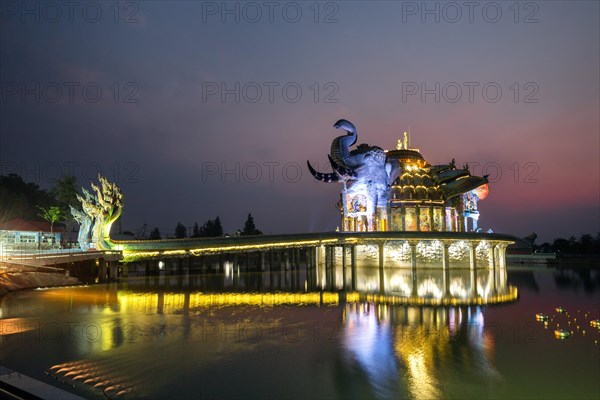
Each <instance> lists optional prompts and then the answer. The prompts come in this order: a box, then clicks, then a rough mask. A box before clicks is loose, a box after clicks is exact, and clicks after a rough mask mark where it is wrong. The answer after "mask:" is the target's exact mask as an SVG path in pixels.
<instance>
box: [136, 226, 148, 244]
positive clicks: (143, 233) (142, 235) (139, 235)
mask: <svg viewBox="0 0 600 400" xmlns="http://www.w3.org/2000/svg"><path fill="white" fill-rule="evenodd" d="M135 238H136V239H140V240H146V239H148V224H147V223H145V222H144V224H143V225H142V226H140V227H139V228H138V230H137V231H136V233H135Z"/></svg>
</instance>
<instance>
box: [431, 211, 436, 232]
mask: <svg viewBox="0 0 600 400" xmlns="http://www.w3.org/2000/svg"><path fill="white" fill-rule="evenodd" d="M429 226H430V227H431V229H430V230H431V232H434V231H436V228H435V218H434V214H433V206H429Z"/></svg>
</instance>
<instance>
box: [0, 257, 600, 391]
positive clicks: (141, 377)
mask: <svg viewBox="0 0 600 400" xmlns="http://www.w3.org/2000/svg"><path fill="white" fill-rule="evenodd" d="M578 271H579V272H578ZM583 271H585V272H583ZM410 272H411V271H410V269H409V270H408V271H405V270H393V269H386V274H387V275H386V277H385V279H386V283H387V286H386V291H388V292H389V291H392V292H393V293H395V294H399V295H402V293H401V291H402V288H403V285H405V284H406V282H409V283H410V279H408V278H407V277H408V276H410ZM440 274H441V271H435V270H425V271H419V276H418V277H416V278H415V279H417V282H416V284H417V285H418V287H419V288H426V289H427V288H430V290H429V291H428V292H427V293H426V294H421V295H422V296H423V298H425V299H431V298H432V296H433V297H435V290H437V289H435V287H436V286H435V282H438V281H439V280H440V279H441V278H439V275H440ZM507 275H508V276H507V277H506V275H505V276H504V277H500V281H498V277H495V278H494V277H491V278H486V277H487V276H488V272H487V271H478V275H477V278H476V280H477V282H478V287H477V293H478V295H479V296H481V295H482V292H485V293H487V292H486V290H489V287H491V286H490V285H491V284H490V282H492V284H493V285H496V284H498V285H500V287H505V288H507V289H506V290H508V288H509V286H510V285H512V286H516V287H517V288H518V293H519V298H518V299H517V300H516V301H511V302H508V303H503V304H494V305H471V306H467V305H460V306H430V305H414V304H409V305H405V304H394V305H391V304H389V302H387V303H386V302H385V301H384V302H379V300H377V299H378V298H377V296H373V297H366V293H368V292H371V293H374V294H376V293H378V292H377V288H376V287H371V286H373V285H371V283H370V282H372V281H373V279H375V281H376V278H373V279H371V278H370V277H371V276H373V277H378V276H380V275H379V273H378V272H377V269H372V268H371V269H369V268H366V269H362V270H359V271H358V272H357V277H358V278H357V279H359V281H360V282H362V283H361V284H357V288H356V289H357V291H353V292H350V293H345V292H343V291H341V290H338V289H339V288H336V287H333V288H330V289H333V290H318V289H317V287H316V286H315V285H317V283H316V282H315V281H314V280H312V279H310V277H309V276H307V274H306V271H304V270H296V271H293V270H292V271H287V272H285V271H284V272H280V271H274V272H268V271H267V272H262V273H261V272H249V273H243V272H240V271H239V270H235V271H234V270H232V268H231V265H229V266H226V268H225V271H223V272H222V273H204V274H197V275H189V276H175V275H167V276H164V275H161V276H158V277H148V278H146V277H132V276H130V277H129V278H127V279H125V280H123V281H122V282H120V283H113V284H107V285H95V286H89V287H72V288H59V289H47V290H32V291H23V292H18V293H12V294H10V295H7V296H5V297H4V298H3V299H2V300H1V303H0V305H1V308H0V311H1V315H0V317H1V318H2V319H1V320H0V322H1V326H0V327H1V331H0V340H1V342H0V365H3V366H5V367H8V368H10V369H13V370H15V371H19V372H21V373H24V374H26V375H29V376H31V377H34V378H36V379H39V380H43V381H45V382H48V383H51V384H52V385H55V386H58V387H60V388H63V389H66V390H69V391H72V392H74V393H77V394H79V395H81V396H83V397H86V398H97V399H102V398H105V396H106V397H108V398H115V399H116V398H151V399H166V398H169V399H171V398H273V399H286V398H298V399H306V398H331V399H341V398H358V399H366V398H381V399H388V398H406V399H419V400H420V399H439V398H442V399H465V398H474V399H475V398H476V399H479V398H490V399H497V398H511V399H512V398H543V399H567V398H568V399H575V398H596V399H597V398H600V345H599V344H598V342H599V341H600V332H599V330H598V329H597V328H593V327H591V326H590V321H591V320H594V319H598V318H600V311H599V308H600V270H591V271H590V270H576V269H574V270H571V269H564V270H557V269H551V268H545V267H531V268H529V267H516V268H511V267H509V268H508V274H507ZM482 277H483V278H482ZM405 278H406V279H405ZM438 278H439V279H438ZM470 278H471V281H470V282H473V280H472V279H473V278H472V276H470V272H469V271H468V270H458V271H453V272H452V274H451V279H452V282H459V283H460V282H462V286H461V284H456V283H453V286H452V288H451V290H452V291H453V295H454V296H460V293H462V292H464V293H467V295H468V294H469V293H471V294H472V293H473V290H474V289H473V287H472V285H471V287H470V285H469V279H470ZM360 282H359V283H360ZM394 285H395V286H394ZM432 285H433V286H432ZM493 285H492V286H493ZM375 286H377V285H375ZM431 287H433V289H431ZM486 288H487V289H486ZM423 290H425V289H423ZM494 290H497V288H496V286H494ZM464 293H463V295H464ZM400 297H401V296H400ZM413 303H414V302H413ZM557 307H563V308H564V309H565V311H566V312H564V313H559V312H557V311H556V308H557ZM539 312H543V313H545V314H547V315H548V316H549V322H548V325H547V326H546V327H545V326H544V324H543V323H542V322H537V321H536V318H535V314H536V313H539ZM557 325H559V327H560V328H564V329H566V330H568V331H573V335H572V337H571V338H570V339H567V340H558V339H556V338H555V336H554V330H555V329H556V327H557ZM584 331H585V333H584Z"/></svg>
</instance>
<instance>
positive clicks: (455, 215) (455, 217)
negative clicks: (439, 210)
mask: <svg viewBox="0 0 600 400" xmlns="http://www.w3.org/2000/svg"><path fill="white" fill-rule="evenodd" d="M452 223H453V225H454V232H460V228H459V226H458V211H457V210H456V208H453V209H452Z"/></svg>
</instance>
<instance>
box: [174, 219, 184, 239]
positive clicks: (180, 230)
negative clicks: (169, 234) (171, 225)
mask: <svg viewBox="0 0 600 400" xmlns="http://www.w3.org/2000/svg"><path fill="white" fill-rule="evenodd" d="M185 237H187V229H186V227H185V226H184V225H183V224H182V223H181V222H178V223H177V226H176V227H175V238H176V239H183V238H185Z"/></svg>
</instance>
